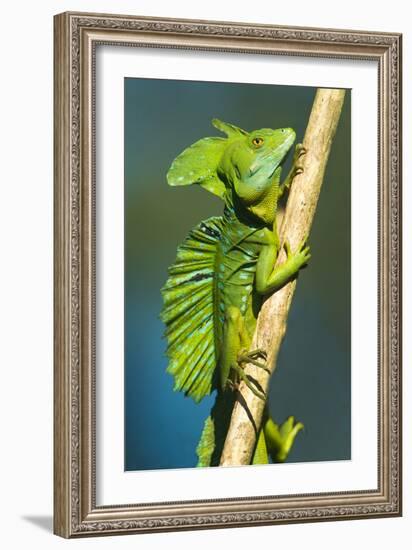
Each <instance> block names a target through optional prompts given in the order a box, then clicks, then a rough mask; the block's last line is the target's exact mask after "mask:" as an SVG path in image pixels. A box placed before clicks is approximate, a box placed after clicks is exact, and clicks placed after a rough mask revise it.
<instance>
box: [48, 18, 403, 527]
mask: <svg viewBox="0 0 412 550" xmlns="http://www.w3.org/2000/svg"><path fill="white" fill-rule="evenodd" d="M401 39H402V37H401V35H400V34H395V33H376V32H363V31H362V32H360V31H346V30H343V31H342V30H332V29H313V28H311V29H309V28H293V27H277V26H266V25H255V24H243V23H229V22H215V21H191V20H175V19H158V18H147V17H132V16H120V15H102V14H85V13H63V14H60V15H57V16H56V17H55V35H54V49H55V168H54V179H55V370H54V375H55V376H54V407H55V417H54V421H55V422H54V464H55V470H54V487H55V499H54V531H55V533H56V534H58V535H61V536H63V537H79V536H85V535H100V534H120V533H143V532H160V531H171V530H187V529H204V528H218V527H236V526H252V525H268V524H277V523H289V522H304V521H305V522H307V521H320V520H334V519H354V518H358V519H360V518H372V517H383V516H399V515H400V514H401ZM108 43H110V44H122V45H129V46H151V47H162V48H181V49H192V50H219V51H224V52H225V51H227V52H239V53H249V54H250V53H264V54H268V55H282V54H287V55H303V56H313V57H334V58H345V59H370V60H375V61H377V63H378V67H379V68H378V83H377V85H378V98H379V100H378V102H379V111H378V113H377V116H378V120H379V136H378V143H379V145H378V157H379V163H378V181H379V190H378V193H379V208H378V217H379V234H378V248H379V265H378V276H379V297H378V301H379V312H378V325H379V338H378V340H379V350H378V351H379V365H378V371H379V381H378V388H379V395H378V401H379V418H378V426H379V437H378V480H379V486H378V489H377V490H376V491H364V492H362V491H353V492H346V493H322V494H317V495H315V494H314V495H295V496H288V497H282V496H274V497H256V498H249V497H245V498H236V499H223V500H213V501H212V500H211V501H207V500H206V501H192V502H171V503H154V504H139V503H137V504H136V505H134V506H130V505H125V506H96V498H95V494H96V483H95V445H94V433H95V432H94V424H95V417H94V408H95V401H94V397H95V396H94V393H95V390H94V383H95V371H94V311H95V295H94V274H95V264H94V248H95V222H94V196H95V175H94V53H95V47H96V45H97V44H108ZM136 498H137V499H138V495H136Z"/></svg>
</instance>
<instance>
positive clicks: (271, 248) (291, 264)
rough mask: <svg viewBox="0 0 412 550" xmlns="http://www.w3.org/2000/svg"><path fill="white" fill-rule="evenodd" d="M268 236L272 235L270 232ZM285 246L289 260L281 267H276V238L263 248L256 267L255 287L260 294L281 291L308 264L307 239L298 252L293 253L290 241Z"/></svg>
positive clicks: (273, 237) (303, 241) (272, 238)
mask: <svg viewBox="0 0 412 550" xmlns="http://www.w3.org/2000/svg"><path fill="white" fill-rule="evenodd" d="M268 234H270V232H269V231H268ZM272 235H273V234H272ZM284 246H285V250H286V254H287V259H286V261H285V262H283V264H281V265H279V266H276V265H275V263H276V259H277V256H278V247H277V239H276V238H275V236H272V237H271V240H269V243H268V244H266V245H264V246H263V248H262V250H261V252H260V254H259V258H258V262H257V265H256V278H255V286H256V291H257V292H258V293H259V294H263V295H264V294H269V293H271V292H275V291H276V290H279V289H280V288H282V286H284V285H285V284H286V283H287V282H289V281H290V280H291V279H292V278H293V277H294V276H295V275H296V274H297V273H298V271H299V269H301V268H302V267H303V266H305V265H306V264H307V263H308V261H309V258H310V253H309V246H307V245H306V237H305V238H304V239H303V240H302V242H301V243H300V245H299V246H298V249H297V250H296V252H292V251H291V248H290V245H289V243H288V241H285V245H284ZM273 266H275V267H273Z"/></svg>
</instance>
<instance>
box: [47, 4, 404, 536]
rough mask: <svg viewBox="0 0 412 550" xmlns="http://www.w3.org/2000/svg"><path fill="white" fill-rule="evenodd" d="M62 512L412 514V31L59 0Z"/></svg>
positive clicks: (58, 462)
mask: <svg viewBox="0 0 412 550" xmlns="http://www.w3.org/2000/svg"><path fill="white" fill-rule="evenodd" d="M54 51H55V96H54V97H55V182H54V188H55V370H54V407H55V417H54V449H55V458H54V464H55V470H54V488H55V491H54V493H55V502H54V531H55V533H56V534H58V535H60V536H63V537H79V536H88V535H103V534H124V533H146V532H160V531H170V530H182V529H186V530H187V529H205V528H220V527H236V526H252V525H256V526H257V525H269V524H277V523H286V522H307V521H321V520H337V519H355V518H356V519H361V518H373V517H383V516H399V515H400V514H401V306H400V304H401V229H400V227H401V35H399V34H395V33H377V32H366V31H362V32H361V31H348V30H331V29H313V28H311V29H309V28H293V27H277V26H269V25H256V24H244V23H242V24H240V23H228V22H215V21H192V20H175V19H159V18H147V17H136V16H123V15H102V14H88V13H87V14H86V13H63V14H60V15H56V16H55V34H54Z"/></svg>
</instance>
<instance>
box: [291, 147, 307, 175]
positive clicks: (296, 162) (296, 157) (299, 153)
mask: <svg viewBox="0 0 412 550" xmlns="http://www.w3.org/2000/svg"><path fill="white" fill-rule="evenodd" d="M307 152H308V150H307V149H306V147H304V146H303V144H302V143H297V144H296V147H295V152H294V154H293V163H292V167H293V168H292V170H293V177H295V176H297V175H299V174H302V172H303V165H302V164H301V162H300V159H301V157H303V155H306V153H307Z"/></svg>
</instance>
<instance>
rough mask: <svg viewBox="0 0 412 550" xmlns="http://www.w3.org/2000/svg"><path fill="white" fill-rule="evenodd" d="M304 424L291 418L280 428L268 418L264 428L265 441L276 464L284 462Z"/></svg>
mask: <svg viewBox="0 0 412 550" xmlns="http://www.w3.org/2000/svg"><path fill="white" fill-rule="evenodd" d="M303 428H304V426H303V424H302V422H296V423H295V419H294V417H293V416H289V418H288V419H287V420H285V422H283V424H281V425H280V426H279V425H278V424H276V423H275V422H273V420H272V419H271V418H268V419H267V420H266V422H265V424H264V426H263V430H264V433H265V441H266V445H267V448H268V451H269V454H270V456H271V457H272V460H273V461H274V462H284V461H285V460H286V458H287V456H288V454H289V452H290V450H291V448H292V446H293V443H294V441H295V438H296V436H297V434H298V433H299V432H300V431H301V430H303Z"/></svg>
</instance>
